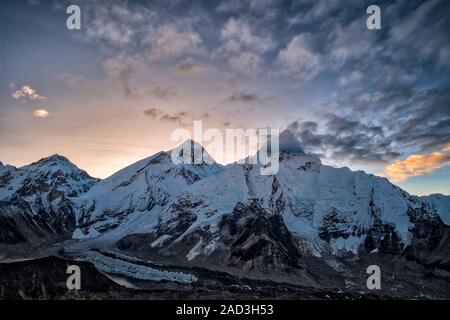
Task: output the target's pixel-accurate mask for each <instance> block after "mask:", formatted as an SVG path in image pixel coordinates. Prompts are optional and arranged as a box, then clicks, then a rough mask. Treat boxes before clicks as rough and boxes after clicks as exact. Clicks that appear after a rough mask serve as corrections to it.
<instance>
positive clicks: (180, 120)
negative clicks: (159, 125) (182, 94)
mask: <svg viewBox="0 0 450 320" xmlns="http://www.w3.org/2000/svg"><path fill="white" fill-rule="evenodd" d="M143 113H144V115H145V116H147V117H149V118H151V119H155V120H160V121H166V122H170V123H175V124H179V125H181V126H187V112H186V111H180V112H176V113H173V114H170V113H168V112H164V111H163V110H161V109H158V108H149V109H146V110H144V111H143Z"/></svg>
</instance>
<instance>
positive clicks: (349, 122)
mask: <svg viewBox="0 0 450 320" xmlns="http://www.w3.org/2000/svg"><path fill="white" fill-rule="evenodd" d="M71 4H76V5H78V6H79V7H80V9H81V30H69V29H68V28H67V27H66V19H67V17H68V16H69V15H68V14H67V13H66V8H67V7H68V6H69V5H71ZM372 4H376V5H378V6H379V7H380V10H381V29H379V30H376V29H375V30H369V29H368V28H367V27H366V20H367V18H368V17H369V14H367V13H366V9H367V7H368V6H369V5H372ZM449 17H450V2H449V1H446V0H428V1H412V0H390V1H373V0H372V1H361V0H358V1H356V0H355V1H350V0H340V1H338V0H329V1H316V0H291V1H283V0H239V1H238V0H228V1H216V0H209V1H206V0H204V1H193V0H164V1H163V0H160V1H119V0H117V1H114V0H111V1H79V0H71V1H68V2H65V1H64V0H62V1H44V0H14V1H12V0H2V1H1V2H0V18H1V20H0V28H1V29H0V72H1V77H0V161H2V162H3V163H8V164H11V165H15V166H22V165H25V164H28V163H31V162H33V161H36V160H38V159H40V158H43V157H46V156H49V155H51V154H55V153H57V154H61V155H64V156H66V157H68V158H69V159H70V160H71V161H72V162H74V163H75V164H76V165H77V166H79V167H80V168H82V169H84V170H86V171H87V172H88V173H89V174H91V175H92V176H95V177H100V178H104V177H107V176H109V175H110V174H112V173H114V172H115V171H117V170H119V169H121V168H123V167H125V166H127V165H129V164H131V163H133V162H135V161H137V160H140V159H142V158H145V157H148V156H150V155H152V154H154V153H156V152H159V151H161V150H169V149H171V148H172V147H174V146H175V145H177V144H178V142H174V141H172V140H171V133H172V132H173V131H174V130H176V129H178V128H186V129H188V130H192V128H193V122H194V121H202V122H203V127H204V129H207V128H218V129H219V130H222V131H224V130H226V129H227V128H228V129H235V128H243V129H248V128H266V127H270V128H278V129H280V130H284V129H290V130H291V131H292V132H293V133H294V134H295V136H296V137H297V138H298V139H299V140H300V141H301V143H302V145H303V147H304V149H305V150H306V151H307V152H309V153H313V154H316V155H318V156H319V157H320V158H321V160H322V162H323V163H324V164H328V165H333V166H337V167H342V166H347V167H349V168H351V169H352V170H364V171H366V172H368V173H372V174H376V175H380V176H384V177H386V178H388V179H389V180H390V181H391V182H393V183H395V184H397V185H399V186H400V187H402V188H404V189H405V190H406V191H408V192H410V193H412V194H418V195H425V194H431V193H443V194H450V183H448V182H449V181H450V105H449V104H450V72H449V71H450V21H449ZM207 149H208V148H207ZM213 156H214V154H213ZM241 156H242V155H234V157H236V159H237V158H239V157H241Z"/></svg>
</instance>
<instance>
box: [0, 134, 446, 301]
mask: <svg viewBox="0 0 450 320" xmlns="http://www.w3.org/2000/svg"><path fill="white" fill-rule="evenodd" d="M260 152H261V151H260ZM174 155H176V156H177V159H178V160H180V159H182V161H180V163H178V162H176V161H175V162H174V159H173V156H174ZM257 155H258V154H257ZM202 159H203V160H206V161H205V162H206V163H201V160H202ZM278 159H279V170H278V171H277V173H276V174H274V175H261V172H262V170H261V169H262V168H263V167H264V166H263V165H261V164H248V163H247V164H229V165H227V166H222V165H219V164H217V163H215V162H214V160H213V159H212V158H211V157H210V156H209V155H208V153H207V152H206V151H205V150H204V149H203V148H202V147H201V146H200V145H199V144H198V143H196V142H194V141H191V140H188V141H186V142H185V143H183V144H181V145H180V146H178V147H176V148H175V149H173V150H169V151H166V152H159V153H157V154H155V155H153V156H151V157H148V158H146V159H143V160H141V161H138V162H136V163H134V164H132V165H130V166H128V167H126V168H124V169H122V170H120V171H119V172H117V173H115V174H113V175H112V176H110V177H109V178H106V179H104V180H101V181H98V180H96V179H93V178H91V177H89V176H88V175H87V174H86V173H85V172H83V171H81V170H79V169H78V168H76V167H75V166H74V165H73V164H71V163H70V162H69V161H68V160H67V159H65V158H62V157H60V156H53V157H50V158H46V159H43V160H41V161H39V162H37V163H34V164H32V165H30V166H27V167H23V168H19V169H16V168H14V167H11V166H2V167H0V195H1V197H0V200H1V202H0V241H1V242H3V243H20V242H28V243H31V242H35V241H37V242H42V241H43V240H42V239H44V240H45V241H46V242H52V243H54V242H55V241H62V242H61V243H60V244H59V246H58V245H56V246H53V247H52V248H53V249H55V248H60V249H61V250H62V252H63V253H62V254H64V255H66V256H68V257H69V258H77V259H80V260H86V261H91V262H93V263H94V264H95V265H96V266H98V267H99V268H101V269H102V270H103V271H104V272H106V273H108V272H112V271H111V270H113V271H114V272H113V273H121V272H124V271H123V270H128V271H126V272H127V276H129V272H130V270H132V271H133V272H132V273H131V275H132V276H136V277H137V275H136V272H137V271H136V270H140V269H139V268H140V267H138V266H137V265H133V264H134V263H137V264H146V263H149V261H151V263H153V264H157V265H158V266H159V267H160V268H161V266H170V268H177V270H178V269H181V270H188V272H187V273H190V272H191V271H192V270H198V268H201V269H205V270H208V272H212V273H215V272H225V273H227V274H229V275H232V276H234V277H238V278H246V279H253V280H255V281H256V280H257V281H266V280H270V281H279V282H283V283H289V284H292V285H302V286H307V287H309V288H315V289H314V290H319V289H323V288H345V289H346V290H347V291H348V292H350V291H351V290H365V278H364V277H365V268H366V267H367V266H368V265H370V264H377V265H380V266H381V267H382V269H383V272H385V273H387V274H389V278H388V279H385V280H384V281H385V282H384V283H385V285H386V284H390V285H391V287H393V288H396V289H395V290H397V291H395V290H393V291H389V292H385V293H386V294H388V295H390V296H392V295H401V296H409V297H418V296H417V295H416V292H418V291H420V290H424V288H426V289H427V290H428V291H429V292H431V295H435V296H442V295H443V296H446V293H445V288H446V287H448V286H449V285H450V226H449V210H450V205H449V201H448V199H449V198H450V197H447V196H442V195H432V196H429V197H417V196H412V195H409V194H408V193H407V192H405V191H404V190H402V189H401V188H399V187H397V186H395V185H393V184H391V183H390V182H389V181H388V180H387V179H386V178H382V177H377V176H374V175H370V174H366V173H364V172H362V171H356V172H354V171H351V170H350V169H348V168H334V167H330V166H327V165H323V164H322V162H321V161H320V159H319V158H318V157H316V156H314V155H311V154H307V153H305V152H304V150H303V148H302V146H301V144H300V143H299V142H298V141H297V140H296V139H295V137H294V136H293V135H292V134H291V133H290V132H288V131H285V132H283V133H282V134H281V135H280V153H279V155H278ZM175 160H176V159H175ZM68 238H71V240H70V241H63V240H66V239H68ZM100 248H101V250H103V251H104V252H107V253H106V254H104V252H103V251H102V252H103V253H99V252H98V251H94V252H92V251H91V250H92V249H95V250H100ZM53 249H52V250H53ZM55 250H56V249H55ZM53 252H54V251H53ZM124 263H126V266H125V265H124ZM121 270H122V271H121ZM404 270H408V272H404ZM199 281H200V280H199ZM388 288H389V286H388ZM387 290H388V289H387ZM394 291H395V292H394ZM413 293H414V294H413Z"/></svg>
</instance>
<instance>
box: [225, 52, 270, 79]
mask: <svg viewBox="0 0 450 320" xmlns="http://www.w3.org/2000/svg"><path fill="white" fill-rule="evenodd" d="M229 62H230V66H231V68H232V69H233V71H235V72H237V73H243V74H247V75H250V76H257V75H258V74H260V73H261V69H262V64H263V60H262V59H261V57H260V56H259V55H257V54H255V53H252V52H247V51H245V52H242V53H241V54H239V55H238V56H233V57H231V58H230V60H229Z"/></svg>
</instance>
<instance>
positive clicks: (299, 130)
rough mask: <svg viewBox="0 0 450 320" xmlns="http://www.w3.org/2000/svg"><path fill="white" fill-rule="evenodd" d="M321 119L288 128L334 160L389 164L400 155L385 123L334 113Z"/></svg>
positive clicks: (306, 145)
mask: <svg viewBox="0 0 450 320" xmlns="http://www.w3.org/2000/svg"><path fill="white" fill-rule="evenodd" d="M321 120H322V121H321V123H318V122H315V121H301V120H299V121H295V122H293V123H291V124H289V125H288V127H287V128H288V129H289V130H291V131H292V132H293V133H294V134H295V135H296V136H297V137H298V138H299V139H300V141H301V142H302V144H303V146H304V148H305V149H306V150H308V151H309V152H311V153H315V154H318V155H320V156H321V157H322V158H324V159H326V160H329V161H332V162H334V163H338V162H347V163H360V164H364V163H366V164H386V163H388V162H389V161H391V160H393V159H396V158H397V157H399V156H400V154H399V153H398V152H397V151H396V149H395V148H394V147H393V146H392V145H391V143H390V142H389V140H388V138H387V137H386V134H385V132H384V130H383V128H382V127H381V126H378V125H375V124H372V123H363V122H361V121H359V120H356V119H351V118H349V117H343V116H337V115H334V114H323V115H321Z"/></svg>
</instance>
